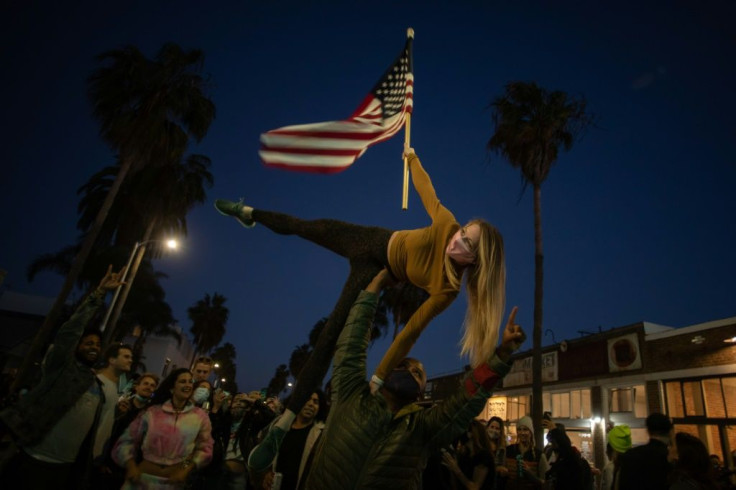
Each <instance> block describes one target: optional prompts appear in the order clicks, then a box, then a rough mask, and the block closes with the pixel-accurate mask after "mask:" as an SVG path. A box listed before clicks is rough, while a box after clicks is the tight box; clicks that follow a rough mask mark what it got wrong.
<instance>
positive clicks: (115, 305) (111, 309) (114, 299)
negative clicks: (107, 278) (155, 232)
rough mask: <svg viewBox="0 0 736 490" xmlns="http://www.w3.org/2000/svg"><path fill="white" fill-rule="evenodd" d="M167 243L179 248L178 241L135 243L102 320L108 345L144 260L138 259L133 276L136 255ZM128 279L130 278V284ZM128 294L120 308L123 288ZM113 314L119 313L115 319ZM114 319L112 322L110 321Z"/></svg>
mask: <svg viewBox="0 0 736 490" xmlns="http://www.w3.org/2000/svg"><path fill="white" fill-rule="evenodd" d="M163 241H165V242H166V246H167V247H168V248H169V249H171V250H175V249H176V248H177V247H178V245H179V244H178V243H177V242H176V240H145V241H142V242H135V246H134V247H133V250H132V251H131V253H130V257H128V263H127V264H126V266H125V272H124V273H123V280H122V283H123V284H121V285H120V286H118V288H117V289H116V290H115V294H114V295H113V297H112V301H110V306H109V307H108V309H107V313H105V318H104V320H102V324H101V325H100V330H101V331H102V332H104V333H105V343H107V340H109V338H110V336H111V335H112V330H113V328H114V326H115V323H116V321H117V315H119V314H120V311H121V310H122V308H123V305H124V304H125V300H126V299H127V292H128V291H130V287H131V284H130V283H132V282H133V279H135V272H137V270H138V267H137V265H138V264H139V263H140V260H141V259H142V258H143V257H142V255H143V254H141V256H140V257H139V258H138V261H137V262H136V267H135V269H136V271H135V272H133V273H132V274H131V272H130V271H131V265H132V264H133V259H134V258H135V256H136V254H137V253H138V250H139V249H140V248H142V247H143V248H144V249H143V253H145V246H146V245H147V244H149V243H157V242H163ZM128 277H130V283H128ZM126 286H127V288H126V292H125V294H124V295H123V298H122V299H121V300H120V305H119V306H118V299H119V297H120V293H121V291H122V290H123V287H126ZM113 312H117V313H116V315H115V316H114V317H113ZM111 317H112V321H110V319H111ZM108 325H110V326H111V328H110V330H108V331H105V330H106V329H107V327H108Z"/></svg>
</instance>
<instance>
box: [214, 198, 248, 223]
mask: <svg viewBox="0 0 736 490" xmlns="http://www.w3.org/2000/svg"><path fill="white" fill-rule="evenodd" d="M218 200H219V199H218ZM214 206H215V209H216V210H217V212H218V213H220V214H221V215H223V216H230V217H231V218H235V220H236V221H237V222H238V223H240V224H241V225H243V226H244V227H245V228H253V227H254V226H256V222H255V221H253V220H248V222H246V221H244V220H243V219H241V218H240V217H239V216H237V215H234V214H230V213H226V212H225V211H222V210H221V209H220V208H218V207H217V201H215V204H214Z"/></svg>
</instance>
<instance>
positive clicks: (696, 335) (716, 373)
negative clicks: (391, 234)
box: [425, 317, 736, 468]
mask: <svg viewBox="0 0 736 490" xmlns="http://www.w3.org/2000/svg"><path fill="white" fill-rule="evenodd" d="M542 351H543V352H542V371H543V372H542V380H543V406H544V411H548V412H551V415H552V418H553V419H554V420H555V422H558V423H562V424H564V425H565V427H566V430H567V432H568V435H569V436H570V439H571V440H572V442H573V444H574V445H575V446H576V447H577V448H578V449H579V450H580V451H581V453H582V454H583V456H585V458H586V459H588V460H589V461H591V462H594V463H595V466H596V467H598V468H602V467H603V466H604V464H605V433H606V428H607V427H611V426H612V425H617V424H627V425H629V426H630V427H631V432H632V441H633V443H634V445H637V444H642V443H645V442H647V440H648V435H647V433H646V428H645V424H644V422H645V419H646V417H647V416H648V415H649V414H650V413H653V412H661V413H665V414H667V415H668V416H670V417H671V418H672V420H673V422H674V424H675V430H676V431H684V432H689V433H691V434H693V435H695V436H697V437H699V438H700V439H701V440H702V441H703V442H704V443H705V445H706V447H707V448H708V451H709V452H710V453H711V454H718V455H719V456H720V457H721V459H722V461H725V462H727V463H728V465H729V467H731V468H733V467H734V466H733V465H734V462H733V459H732V456H731V453H732V452H733V451H734V450H736V317H732V318H726V319H723V320H717V321H711V322H707V323H703V324H698V325H692V326H689V327H683V328H676V329H675V328H671V327H663V326H660V325H654V324H651V323H647V322H640V323H636V324H633V325H628V326H624V327H620V328H615V329H612V330H608V331H606V332H601V333H598V334H594V335H589V336H587V337H583V338H580V339H576V340H571V341H563V342H561V343H559V344H555V345H551V346H547V347H544V348H543V349H542ZM531 364H532V355H531V352H530V351H527V352H523V353H519V354H517V355H515V356H514V357H513V365H512V369H511V372H510V373H509V374H508V375H507V376H506V378H505V379H504V380H503V384H502V385H501V387H500V388H499V389H498V390H497V391H496V393H494V396H493V397H492V398H490V399H489V400H488V404H487V405H486V408H485V409H484V411H483V413H481V415H480V416H479V418H481V419H483V420H488V419H489V418H490V417H492V416H494V415H496V416H499V417H501V418H502V419H504V420H506V421H507V432H508V433H509V436H510V438H511V439H512V440H513V439H514V438H515V430H516V426H515V421H516V420H518V419H519V418H520V417H522V416H523V415H527V414H530V412H531V389H532V387H531V383H532V378H531V372H532V369H531ZM462 374H463V373H458V374H453V375H449V376H443V377H439V378H434V379H431V380H430V382H429V383H428V390H427V393H426V394H425V398H427V399H428V400H432V401H439V400H441V399H442V398H444V397H445V396H447V395H448V394H450V393H451V392H452V391H453V390H454V389H455V387H456V386H457V383H458V382H459V379H460V377H461V376H462Z"/></svg>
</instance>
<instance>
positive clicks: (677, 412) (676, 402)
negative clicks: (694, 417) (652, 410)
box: [664, 381, 685, 417]
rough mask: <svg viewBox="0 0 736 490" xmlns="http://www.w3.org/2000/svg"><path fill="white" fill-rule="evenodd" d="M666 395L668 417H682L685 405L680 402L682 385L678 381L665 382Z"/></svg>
mask: <svg viewBox="0 0 736 490" xmlns="http://www.w3.org/2000/svg"><path fill="white" fill-rule="evenodd" d="M664 386H665V393H666V395H667V414H668V415H669V416H670V417H684V416H685V407H684V404H683V402H682V386H681V385H680V382H679V381H674V382H670V383H665V385H664Z"/></svg>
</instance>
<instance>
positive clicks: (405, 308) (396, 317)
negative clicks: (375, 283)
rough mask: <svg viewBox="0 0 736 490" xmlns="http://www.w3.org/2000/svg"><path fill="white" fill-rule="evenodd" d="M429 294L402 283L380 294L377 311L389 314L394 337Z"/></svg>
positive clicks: (409, 284)
mask: <svg viewBox="0 0 736 490" xmlns="http://www.w3.org/2000/svg"><path fill="white" fill-rule="evenodd" d="M427 298H429V294H428V293H427V292H426V291H425V290H423V289H421V288H418V287H416V286H415V285H413V284H411V283H408V282H402V283H400V284H397V285H395V286H393V287H390V288H385V289H384V290H383V291H382V292H381V298H380V299H379V301H378V309H379V311H380V310H381V309H385V314H388V313H389V312H390V313H391V318H392V320H393V323H394V336H393V337H392V338H394V339H395V338H396V336H397V335H399V329H400V328H401V327H402V326H404V325H406V322H408V321H409V318H411V316H412V315H413V314H414V312H416V311H417V310H418V309H419V307H420V306H422V303H424V302H425V301H426V300H427Z"/></svg>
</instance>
